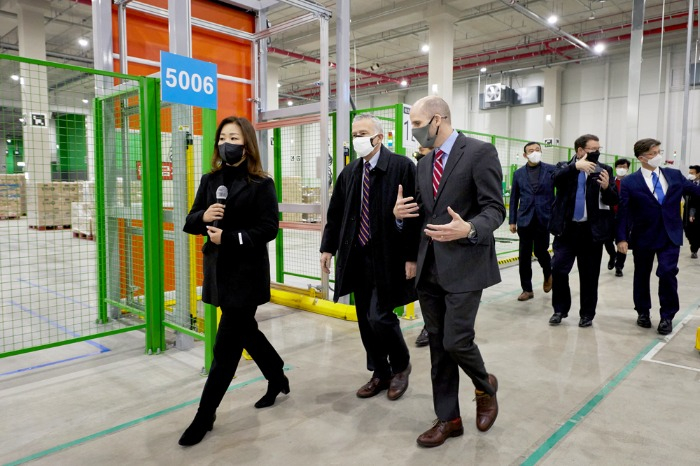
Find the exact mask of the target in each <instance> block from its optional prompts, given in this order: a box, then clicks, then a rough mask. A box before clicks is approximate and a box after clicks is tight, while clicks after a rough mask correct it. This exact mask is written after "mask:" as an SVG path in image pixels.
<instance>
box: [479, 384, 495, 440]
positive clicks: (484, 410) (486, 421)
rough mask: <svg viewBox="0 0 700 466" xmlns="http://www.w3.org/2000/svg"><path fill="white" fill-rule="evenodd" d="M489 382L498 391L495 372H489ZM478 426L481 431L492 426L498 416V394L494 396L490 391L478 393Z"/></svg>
mask: <svg viewBox="0 0 700 466" xmlns="http://www.w3.org/2000/svg"><path fill="white" fill-rule="evenodd" d="M489 383H490V384H491V386H492V387H493V389H494V390H496V391H498V380H497V379H496V376H495V375H493V374H489ZM474 399H475V400H476V428H477V429H479V430H480V431H481V432H486V431H487V430H489V429H490V428H491V426H492V425H493V423H494V422H496V417H497V416H498V400H497V399H496V394H495V393H494V394H493V396H491V395H489V394H488V393H484V394H483V395H476V397H475V398H474Z"/></svg>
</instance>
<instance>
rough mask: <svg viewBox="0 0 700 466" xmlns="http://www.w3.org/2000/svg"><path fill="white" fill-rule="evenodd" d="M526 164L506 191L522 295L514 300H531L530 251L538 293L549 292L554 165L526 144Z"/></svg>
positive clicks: (535, 146)
mask: <svg viewBox="0 0 700 466" xmlns="http://www.w3.org/2000/svg"><path fill="white" fill-rule="evenodd" d="M523 151H524V152H523V157H524V158H525V160H527V163H526V164H525V165H524V166H522V167H520V168H518V169H517V170H515V172H514V173H513V183H512V184H511V188H510V215H509V218H510V222H509V223H510V232H511V233H516V232H517V233H518V238H519V239H520V241H519V245H520V248H519V254H518V272H519V274H520V286H521V287H522V289H523V292H522V293H521V294H520V296H518V301H527V300H528V299H532V298H534V297H535V292H534V291H532V252H533V249H534V252H535V257H537V261H538V262H539V263H540V266H541V267H542V273H543V275H544V283H543V284H542V290H543V291H544V292H545V293H549V292H550V291H551V289H552V266H551V257H550V256H549V231H547V225H548V224H549V217H550V215H551V211H552V202H554V181H553V180H552V175H553V173H554V165H550V164H548V163H544V162H542V161H541V160H542V146H540V145H539V144H538V143H536V142H528V143H527V144H525V147H524V149H523Z"/></svg>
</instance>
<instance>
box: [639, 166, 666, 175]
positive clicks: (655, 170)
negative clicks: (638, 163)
mask: <svg viewBox="0 0 700 466" xmlns="http://www.w3.org/2000/svg"><path fill="white" fill-rule="evenodd" d="M641 170H642V175H643V176H644V178H651V174H652V171H651V170H647V169H646V168H644V167H641ZM653 173H656V176H659V175H660V174H661V170H660V169H659V167H656V168H655V169H654V171H653Z"/></svg>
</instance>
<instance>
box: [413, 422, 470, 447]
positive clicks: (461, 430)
mask: <svg viewBox="0 0 700 466" xmlns="http://www.w3.org/2000/svg"><path fill="white" fill-rule="evenodd" d="M462 435H464V427H461V428H459V429H457V430H455V431H452V432H450V435H448V436H447V437H446V438H445V440H443V441H442V442H440V443H425V442H421V441H420V439H416V443H417V444H418V445H420V446H421V447H423V448H434V447H439V446H440V445H442V444H443V443H445V441H446V440H447V439H448V438H453V437H460V436H462Z"/></svg>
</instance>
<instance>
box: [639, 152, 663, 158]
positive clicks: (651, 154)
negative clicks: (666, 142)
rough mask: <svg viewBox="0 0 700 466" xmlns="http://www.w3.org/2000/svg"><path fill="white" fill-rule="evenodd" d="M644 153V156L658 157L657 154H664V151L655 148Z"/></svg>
mask: <svg viewBox="0 0 700 466" xmlns="http://www.w3.org/2000/svg"><path fill="white" fill-rule="evenodd" d="M642 155H643V156H644V157H656V156H657V155H664V151H662V150H655V151H651V152H644V153H643V154H642Z"/></svg>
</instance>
